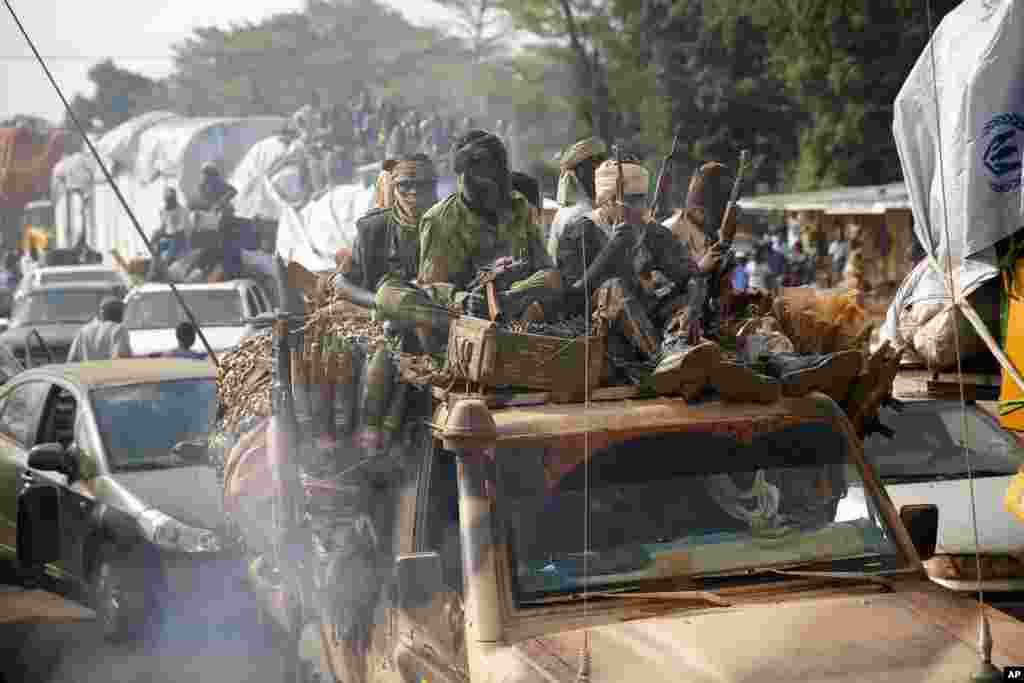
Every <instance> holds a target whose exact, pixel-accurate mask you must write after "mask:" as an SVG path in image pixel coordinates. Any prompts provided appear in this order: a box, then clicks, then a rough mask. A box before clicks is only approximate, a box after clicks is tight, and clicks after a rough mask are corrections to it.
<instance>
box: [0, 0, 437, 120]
mask: <svg viewBox="0 0 1024 683" xmlns="http://www.w3.org/2000/svg"><path fill="white" fill-rule="evenodd" d="M7 1H8V2H10V4H11V6H12V7H13V8H14V11H15V12H17V13H18V16H19V18H20V19H21V23H22V24H23V25H24V27H25V30H26V31H27V32H28V34H29V36H30V37H31V38H32V40H33V41H34V42H35V44H36V47H37V48H38V50H39V52H40V53H41V54H42V55H43V57H44V58H47V59H46V61H47V64H48V66H49V67H50V70H51V71H52V72H53V76H54V79H55V80H56V81H57V84H58V85H59V86H60V87H61V90H63V91H64V94H65V96H66V97H67V98H68V100H70V99H71V98H72V96H73V95H74V94H75V93H79V92H82V93H85V94H91V88H90V83H89V80H88V77H87V76H86V73H87V72H88V70H89V68H90V67H91V66H92V65H93V64H95V63H96V62H99V61H101V60H103V59H106V58H107V57H110V58H112V59H113V60H114V62H115V63H116V64H117V65H118V66H121V67H124V68H127V69H132V70H134V71H138V72H140V73H143V74H145V75H146V76H149V77H151V78H162V77H164V76H167V75H168V74H170V72H171V70H172V69H173V66H174V64H173V62H172V60H171V55H172V53H171V46H172V45H174V44H175V43H178V42H180V41H181V40H183V39H184V38H186V37H188V36H189V35H190V34H191V33H192V30H193V29H194V28H195V27H197V26H210V25H215V26H221V27H227V26H229V25H230V24H231V23H233V22H239V21H253V22H254V21H259V20H261V19H264V18H266V17H268V16H271V15H273V14H275V13H278V12H288V11H294V10H298V9H299V8H300V7H301V6H302V4H303V3H302V0H212V1H211V0H173V1H172V0H130V1H129V2H126V1H125V0H91V1H90V2H73V1H70V0H60V2H59V4H60V5H61V7H60V8H59V9H58V7H57V5H58V0H7ZM382 2H383V4H385V5H389V6H391V7H393V8H394V9H397V10H398V11H400V12H401V13H402V14H404V15H405V16H406V18H407V19H408V20H409V21H410V22H412V23H414V24H418V25H428V24H436V23H437V21H438V20H439V18H441V17H443V16H445V13H446V11H445V10H444V9H443V8H441V7H440V6H438V5H436V4H435V3H433V2H430V0H382ZM0 69H2V73H3V79H2V82H3V90H2V91H0V119H5V118H8V117H10V116H14V115H15V114H31V115H34V116H41V117H43V118H45V119H48V120H50V121H52V122H59V121H61V120H62V119H63V116H64V107H63V105H62V104H61V102H60V99H59V97H58V96H57V93H56V92H55V91H54V90H53V87H52V86H51V85H50V83H49V82H48V81H47V80H46V77H45V75H44V74H43V71H42V69H41V68H40V66H39V64H38V63H37V62H36V61H35V59H34V58H33V56H32V52H31V50H30V49H29V47H28V45H27V44H26V42H25V39H24V38H23V37H22V35H21V33H20V31H19V30H18V28H17V25H16V24H15V23H14V19H13V18H12V17H11V15H10V12H9V11H8V9H7V6H6V5H4V6H2V7H0Z"/></svg>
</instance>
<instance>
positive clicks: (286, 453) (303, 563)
mask: <svg viewBox="0 0 1024 683" xmlns="http://www.w3.org/2000/svg"><path fill="white" fill-rule="evenodd" d="M275 280H276V281H277V286H278V292H279V298H280V301H281V308H280V309H279V310H278V313H277V320H276V321H275V323H274V337H273V349H274V353H273V357H272V366H271V369H272V374H273V385H272V414H271V418H270V426H269V428H268V433H267V455H268V460H269V463H270V467H271V471H272V473H273V480H274V504H275V508H276V514H275V518H276V520H277V528H276V529H275V530H274V531H275V533H274V551H275V552H274V554H275V555H276V557H277V560H278V562H279V563H280V567H281V570H282V573H283V574H284V576H285V581H286V584H287V585H290V586H291V587H292V591H291V595H290V596H289V597H290V598H291V599H290V600H289V604H288V612H289V615H288V616H289V620H290V621H291V626H292V628H293V629H294V630H293V632H292V634H291V635H292V637H293V638H294V639H295V640H296V643H297V641H298V637H299V634H300V633H301V631H302V628H303V626H305V623H306V621H307V620H308V619H309V617H310V613H311V610H312V607H313V604H314V599H315V598H314V596H313V579H312V576H311V575H310V574H309V565H310V559H311V552H312V537H311V535H310V532H309V529H308V527H307V526H306V524H305V521H304V518H305V514H304V513H305V492H304V491H303V488H302V479H301V473H300V471H299V463H298V462H297V461H296V457H297V455H298V452H299V439H298V425H297V424H296V418H295V397H294V394H293V392H292V384H291V350H290V341H291V340H290V337H291V335H292V332H293V331H294V329H295V328H296V327H298V326H299V325H301V320H300V319H297V318H298V317H299V316H301V315H302V308H301V302H300V301H299V299H298V296H297V292H296V291H295V290H293V289H292V288H291V287H290V286H289V283H288V275H287V272H286V269H285V266H284V262H283V261H282V260H281V257H280V256H278V257H277V258H276V259H275Z"/></svg>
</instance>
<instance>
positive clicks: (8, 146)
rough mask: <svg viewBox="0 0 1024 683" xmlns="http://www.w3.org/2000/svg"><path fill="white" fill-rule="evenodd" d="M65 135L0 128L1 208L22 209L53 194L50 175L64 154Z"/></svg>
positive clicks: (22, 128) (24, 129) (61, 132)
mask: <svg viewBox="0 0 1024 683" xmlns="http://www.w3.org/2000/svg"><path fill="white" fill-rule="evenodd" d="M65 141H66V133H65V132H64V131H61V130H57V131H53V132H51V133H49V134H48V135H46V136H41V135H38V134H36V133H34V132H33V131H32V130H31V129H29V128H25V127H17V128H0V207H3V208H8V209H10V208H13V209H19V208H21V207H23V206H24V205H25V204H27V203H28V202H30V201H32V200H33V199H35V198H36V197H38V196H40V195H46V194H48V193H49V191H50V172H51V171H52V170H53V167H54V166H55V165H56V164H57V162H58V161H59V160H60V158H61V156H62V155H63V154H64V144H65Z"/></svg>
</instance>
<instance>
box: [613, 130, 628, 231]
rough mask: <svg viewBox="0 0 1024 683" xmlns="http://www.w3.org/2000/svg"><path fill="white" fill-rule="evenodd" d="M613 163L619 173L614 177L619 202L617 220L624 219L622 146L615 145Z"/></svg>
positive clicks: (624, 183) (624, 179)
mask: <svg viewBox="0 0 1024 683" xmlns="http://www.w3.org/2000/svg"><path fill="white" fill-rule="evenodd" d="M615 164H616V166H617V167H618V169H619V175H618V177H617V178H616V179H615V199H616V200H617V201H618V203H619V222H620V223H621V222H623V221H625V220H626V211H625V207H626V178H625V177H624V176H623V175H622V146H621V145H615Z"/></svg>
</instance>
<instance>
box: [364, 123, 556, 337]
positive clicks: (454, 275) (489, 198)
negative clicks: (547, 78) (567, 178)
mask: <svg viewBox="0 0 1024 683" xmlns="http://www.w3.org/2000/svg"><path fill="white" fill-rule="evenodd" d="M452 153H453V166H454V168H455V172H456V174H457V175H458V189H457V190H456V191H455V192H454V193H452V194H451V195H449V196H448V197H447V198H446V199H444V200H442V201H440V202H438V203H437V204H435V205H434V206H433V207H431V209H430V210H429V211H427V213H426V214H425V215H424V216H423V218H422V220H421V221H420V263H419V270H418V273H417V283H416V284H417V286H411V285H410V284H408V283H402V282H400V281H398V280H397V279H390V280H388V281H387V282H386V283H385V285H384V286H382V287H381V288H380V289H379V290H378V291H377V296H376V302H375V303H376V308H377V311H378V313H379V314H381V315H382V316H383V317H385V318H387V319H389V320H392V321H394V322H395V323H396V324H398V325H410V326H412V327H414V328H415V329H417V331H418V335H419V337H420V339H421V341H422V342H423V343H424V345H425V347H426V348H428V349H433V350H438V349H440V347H441V346H442V345H443V343H444V340H445V339H446V338H447V332H448V325H449V322H450V320H451V317H452V316H453V315H458V314H459V313H464V314H468V315H474V316H478V317H486V316H487V314H488V308H487V303H486V298H485V296H484V294H483V292H482V291H478V290H476V289H474V288H472V287H470V285H471V284H472V283H473V282H474V280H476V279H477V276H478V275H479V274H480V272H481V271H482V270H486V269H489V268H491V267H493V266H494V265H495V264H496V263H499V262H504V263H510V262H515V263H516V264H517V266H516V272H518V273H520V274H521V275H522V277H521V279H518V280H517V281H515V282H511V283H509V286H508V288H507V289H504V291H501V292H499V293H498V298H499V300H500V301H501V307H502V309H503V310H504V311H506V312H507V315H508V316H509V318H517V317H519V315H521V314H522V313H523V312H524V311H525V310H526V309H527V307H528V306H529V305H530V304H531V303H534V302H536V303H539V304H540V305H541V306H542V307H543V308H544V310H545V312H547V313H549V314H550V313H552V312H553V311H554V309H555V308H556V307H557V305H558V304H559V302H560V300H561V279H560V277H559V275H558V273H557V271H554V270H550V268H551V262H550V259H549V258H548V256H547V253H546V252H545V250H544V247H543V245H542V244H541V238H540V229H539V227H538V226H537V225H536V224H535V223H534V222H533V221H532V219H531V211H530V204H529V202H528V201H527V199H526V198H525V197H524V196H523V195H522V194H520V193H519V192H516V191H514V190H513V189H512V187H511V178H510V174H509V170H508V160H507V157H506V153H505V147H504V145H503V144H502V143H501V141H500V140H499V139H498V138H497V137H496V136H494V135H492V134H490V133H486V132H484V131H481V130H474V131H470V132H469V133H467V134H466V135H464V136H462V137H461V138H460V139H459V140H458V141H456V143H455V145H454V146H453V148H452Z"/></svg>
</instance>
